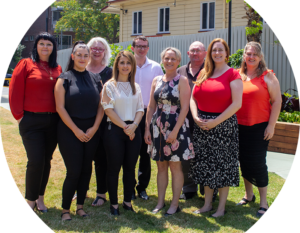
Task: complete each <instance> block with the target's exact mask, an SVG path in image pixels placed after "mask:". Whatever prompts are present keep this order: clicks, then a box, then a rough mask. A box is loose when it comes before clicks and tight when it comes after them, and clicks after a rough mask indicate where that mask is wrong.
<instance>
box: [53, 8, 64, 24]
mask: <svg viewBox="0 0 300 233" xmlns="http://www.w3.org/2000/svg"><path fill="white" fill-rule="evenodd" d="M56 12H60V13H61V12H63V11H62V10H52V25H56V22H57V21H58V20H59V19H60V18H61V17H60V18H59V19H58V20H54V14H55V13H56Z"/></svg>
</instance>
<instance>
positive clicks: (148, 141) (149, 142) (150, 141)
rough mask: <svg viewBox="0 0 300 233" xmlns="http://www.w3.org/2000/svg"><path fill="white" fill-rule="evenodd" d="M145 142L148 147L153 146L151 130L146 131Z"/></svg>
mask: <svg viewBox="0 0 300 233" xmlns="http://www.w3.org/2000/svg"><path fill="white" fill-rule="evenodd" d="M144 140H145V143H146V144H147V145H151V144H152V140H151V133H150V130H149V129H146V130H145V135H144Z"/></svg>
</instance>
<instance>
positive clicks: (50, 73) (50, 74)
mask: <svg viewBox="0 0 300 233" xmlns="http://www.w3.org/2000/svg"><path fill="white" fill-rule="evenodd" d="M39 64H40V65H41V66H42V67H43V69H44V70H45V71H46V72H47V74H49V76H50V80H53V78H52V72H51V68H50V71H49V72H48V70H47V69H46V68H45V67H44V65H43V64H42V63H39Z"/></svg>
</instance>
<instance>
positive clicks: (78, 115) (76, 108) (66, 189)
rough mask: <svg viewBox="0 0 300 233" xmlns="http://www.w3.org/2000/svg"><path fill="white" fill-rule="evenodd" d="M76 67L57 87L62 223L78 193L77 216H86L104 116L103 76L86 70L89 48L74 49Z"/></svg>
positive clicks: (62, 78)
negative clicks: (63, 167)
mask: <svg viewBox="0 0 300 233" xmlns="http://www.w3.org/2000/svg"><path fill="white" fill-rule="evenodd" d="M71 56H72V59H73V60H74V67H73V68H72V69H71V70H69V71H67V72H65V73H63V74H61V75H60V76H59V79H58V81H57V83H56V86H55V101H56V108H57V112H58V114H59V115H60V117H61V120H60V121H59V123H58V146H59V150H60V152H61V155H62V157H63V159H64V162H65V165H66V169H67V176H66V179H65V182H64V185H63V193H62V196H63V201H62V208H63V211H62V215H61V217H62V220H71V216H70V205H71V202H72V197H73V195H74V193H75V191H76V190H77V210H76V213H77V214H78V215H80V216H82V217H86V216H87V214H86V213H85V212H84V210H83V209H82V208H83V204H84V200H85V196H86V192H87V190H88V189H89V182H90V178H91V173H92V160H93V157H94V155H95V153H96V150H97V146H98V142H99V137H100V134H99V131H98V128H99V125H100V122H101V120H102V117H103V108H102V107H101V105H100V92H101V89H102V86H101V83H100V77H99V75H98V74H93V73H92V72H89V71H87V70H86V69H85V68H86V65H87V63H88V61H89V58H90V54H89V49H88V47H87V46H86V45H84V44H78V45H77V46H75V48H74V51H73V53H72V54H71Z"/></svg>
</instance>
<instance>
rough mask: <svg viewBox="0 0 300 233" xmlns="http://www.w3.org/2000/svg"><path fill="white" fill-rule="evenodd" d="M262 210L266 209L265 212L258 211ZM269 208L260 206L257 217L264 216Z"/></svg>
mask: <svg viewBox="0 0 300 233" xmlns="http://www.w3.org/2000/svg"><path fill="white" fill-rule="evenodd" d="M260 210H262V211H265V212H264V213H259V212H258V211H260ZM267 210H268V209H266V208H264V207H260V208H259V210H258V211H257V213H256V217H259V218H260V217H261V216H263V215H264V214H265V213H266V211H267Z"/></svg>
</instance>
